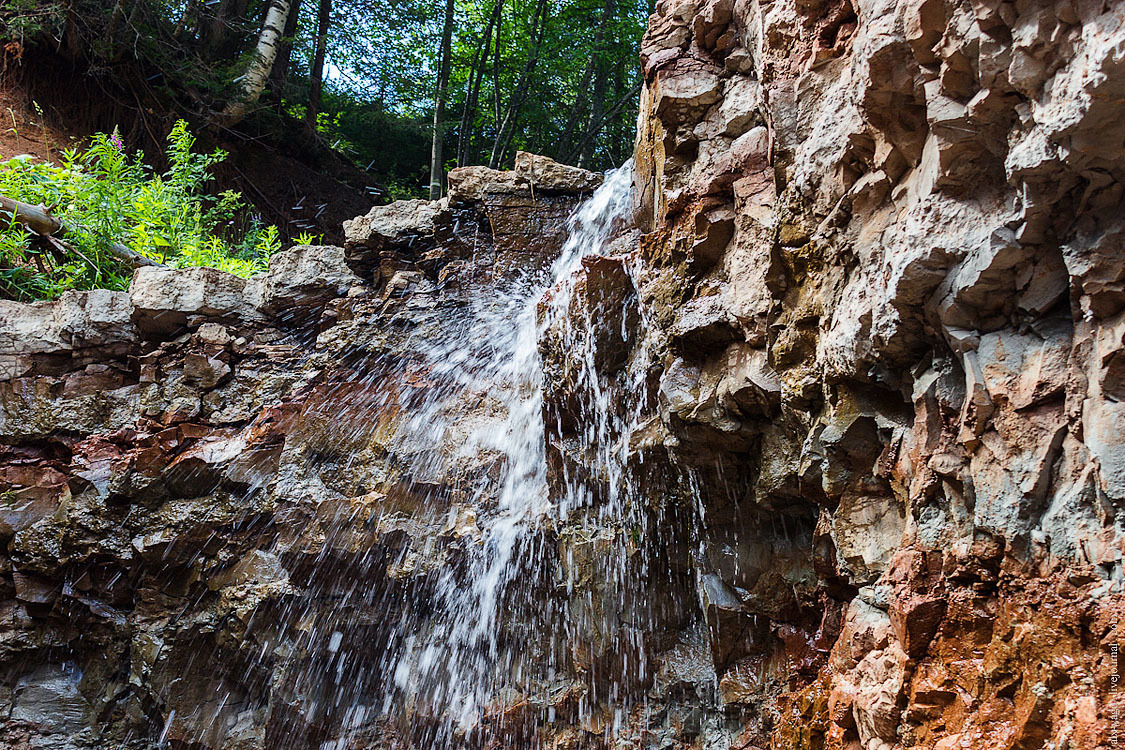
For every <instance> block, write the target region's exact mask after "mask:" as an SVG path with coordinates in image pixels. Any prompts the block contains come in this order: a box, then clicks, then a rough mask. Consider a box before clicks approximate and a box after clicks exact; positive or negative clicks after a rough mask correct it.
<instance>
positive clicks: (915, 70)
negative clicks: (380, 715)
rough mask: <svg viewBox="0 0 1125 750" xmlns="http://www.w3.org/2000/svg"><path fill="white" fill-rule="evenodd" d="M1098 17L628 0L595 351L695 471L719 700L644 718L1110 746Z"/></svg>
mask: <svg viewBox="0 0 1125 750" xmlns="http://www.w3.org/2000/svg"><path fill="white" fill-rule="evenodd" d="M1123 44H1125V8H1123V7H1122V6H1121V4H1119V3H1107V2H1073V3H1072V2H1065V3H1049V2H1015V3H1012V2H987V1H985V2H955V1H954V0H921V1H915V0H903V1H900V2H895V1H893V0H885V1H883V2H851V0H827V1H826V2H813V3H809V2H788V1H786V0H779V1H778V2H768V3H766V2H762V3H759V2H744V1H743V0H662V2H660V3H658V4H657V7H656V14H655V15H654V16H653V17H652V19H651V21H650V25H649V30H648V33H647V35H646V37H645V40H644V43H643V48H642V62H643V66H644V73H645V81H646V83H645V88H644V91H643V94H642V111H641V119H640V126H639V134H638V142H637V152H636V165H637V188H638V193H637V221H638V224H639V225H640V227H641V229H642V231H643V232H644V234H643V236H642V237H641V240H640V243H639V249H637V250H636V251H635V253H633V254H632V255H631V256H629V257H630V258H632V259H636V260H639V261H640V266H641V267H642V268H643V271H642V272H640V273H639V274H635V275H634V276H633V278H632V282H633V283H634V285H635V293H636V294H637V295H638V297H639V300H640V310H641V313H642V317H643V318H644V319H645V320H646V321H647V324H648V327H647V328H646V329H645V331H644V334H645V335H644V338H643V342H641V339H640V337H637V338H636V339H635V341H636V342H637V343H635V344H634V349H633V351H632V352H631V353H629V354H626V355H621V354H620V352H619V353H618V355H619V356H624V357H625V358H627V359H629V358H631V359H630V360H629V361H631V362H633V363H638V362H642V363H644V366H645V367H647V368H648V373H647V375H646V377H645V378H644V382H646V383H648V384H649V388H650V389H651V390H650V396H649V402H650V407H649V412H648V413H649V414H651V415H652V416H651V419H650V420H649V421H645V420H643V419H642V420H640V422H641V423H642V424H643V425H644V428H643V429H642V430H639V431H638V434H637V435H636V436H635V437H634V438H633V442H634V443H636V444H638V445H641V444H645V445H648V446H650V447H649V448H648V450H647V453H646V455H647V456H648V460H649V461H650V462H651V461H657V462H663V463H664V465H667V466H670V467H674V469H675V470H676V471H678V472H679V473H681V474H687V475H688V476H689V477H690V480H687V481H685V482H682V483H679V484H677V485H676V487H679V489H678V490H676V489H672V490H669V491H668V493H667V494H668V496H669V497H671V498H676V497H677V496H679V497H683V496H689V497H691V496H694V497H695V501H696V502H698V503H699V512H698V517H697V518H698V520H697V522H696V525H695V526H694V527H693V529H692V530H691V532H690V533H691V534H692V535H693V539H694V540H695V543H696V544H697V545H698V551H697V552H696V553H695V554H694V555H692V556H691V558H690V564H691V566H692V568H693V570H694V575H693V578H694V581H695V584H694V585H695V586H696V587H697V589H698V599H699V600H700V601H701V602H702V611H701V612H700V614H699V615H697V616H696V618H695V619H694V620H693V622H692V623H689V624H688V625H686V626H685V627H684V630H683V631H682V632H683V633H684V634H686V633H689V632H698V628H700V627H702V628H703V629H704V630H705V632H706V633H707V639H708V642H709V645H710V648H709V649H708V651H709V654H710V658H709V664H708V665H707V666H708V667H709V668H712V669H713V670H714V672H713V678H715V679H717V684H718V686H719V693H718V695H717V696H713V697H712V698H711V699H710V700H709V701H708V700H703V701H702V705H704V706H706V707H707V710H708V711H712V712H714V713H713V715H714V716H716V717H721V718H720V719H717V720H716V721H715V722H713V723H711V724H708V723H707V722H706V721H705V722H703V723H702V724H701V725H700V726H697V727H695V728H694V729H693V730H690V731H689V730H688V729H686V728H685V729H684V731H683V732H682V733H681V734H680V735H678V737H677V739H678V741H682V742H685V743H689V744H691V743H694V744H698V745H701V746H706V747H712V746H723V747H725V746H727V745H725V744H722V743H724V742H732V743H733V746H736V747H747V748H749V747H757V748H767V747H770V748H825V747H827V748H849V749H850V748H864V750H875V749H880V750H882V749H887V750H890V749H891V748H898V747H925V748H942V749H943V750H945V749H947V748H955V747H997V748H1001V747H1003V748H1030V747H1044V748H1046V747H1073V748H1095V747H1108V746H1110V745H1111V744H1112V741H1113V740H1112V737H1113V736H1114V735H1113V732H1114V731H1115V730H1113V729H1112V724H1113V721H1114V720H1113V717H1114V716H1115V715H1116V713H1117V712H1120V710H1121V708H1122V699H1121V697H1120V696H1121V694H1120V692H1118V691H1117V690H1116V689H1115V688H1114V687H1113V685H1114V684H1115V680H1116V678H1115V677H1114V675H1116V671H1115V670H1116V669H1117V666H1116V664H1117V662H1116V653H1117V647H1118V644H1119V642H1120V640H1121V629H1120V628H1121V626H1120V624H1119V623H1120V620H1121V616H1122V614H1123V612H1125V597H1123V594H1122V568H1121V557H1122V551H1123V538H1122V522H1123V517H1122V511H1123V508H1125V482H1123V481H1122V476H1125V473H1123V470H1122V460H1123V459H1125V451H1123V450H1122V449H1121V447H1120V446H1121V443H1122V441H1123V440H1125V421H1123V414H1125V412H1123V411H1122V410H1121V409H1119V408H1118V400H1119V398H1120V391H1119V390H1118V385H1119V384H1118V377H1117V369H1118V368H1117V364H1118V360H1119V359H1122V358H1123V357H1125V355H1123V354H1122V353H1121V349H1122V346H1123V345H1125V341H1123V339H1122V331H1123V330H1125V329H1123V326H1125V317H1123V315H1125V299H1123V298H1122V296H1121V295H1122V288H1123V287H1122V283H1123V282H1122V279H1123V277H1122V268H1123V267H1125V266H1123V261H1125V255H1122V249H1121V244H1120V231H1121V219H1120V217H1121V215H1122V212H1123V210H1125V205H1123V202H1122V189H1121V180H1122V178H1123V177H1125V157H1123V153H1125V152H1123V151H1122V150H1121V148H1120V144H1121V139H1122V133H1123V129H1122V126H1121V124H1120V121H1121V118H1122V116H1123V115H1125V106H1123V105H1122V99H1121V93H1122V91H1123V90H1125V67H1123V65H1125V62H1123V58H1122V53H1121V50H1122V45H1123ZM628 262H634V261H633V260H630V261H628ZM631 291H632V290H631ZM633 382H637V379H636V378H634V381H633ZM564 385H565V384H564ZM562 390H563V392H562V393H560V394H559V395H558V396H557V399H558V401H559V403H560V404H562V405H565V404H566V403H567V401H566V399H567V398H572V397H571V396H569V395H568V392H566V389H565V387H564V388H563V389H562ZM560 408H562V407H560ZM654 424H658V425H659V427H654ZM654 441H655V443H656V444H657V445H659V447H660V450H655V449H654V448H653V447H651V446H653V443H654ZM662 453H663V454H666V455H664V456H663V457H661V454H662ZM648 470H649V471H652V468H651V464H650V465H649V469H648ZM677 493H678V495H677ZM670 502H672V503H673V504H674V503H676V502H678V501H677V500H675V499H673V500H671V501H670ZM652 543H653V544H661V543H662V542H660V541H659V540H656V539H654V540H653V542H652ZM671 622H672V621H671V620H668V621H666V622H665V623H663V624H664V625H665V626H667V625H668V624H670V623H671ZM693 629H695V630H693ZM668 653H671V652H668ZM655 658H658V659H662V658H664V657H655ZM697 674H698V676H697V677H696V679H695V681H694V682H693V685H694V689H695V690H696V691H697V692H698V693H699V694H700V695H706V693H707V691H706V688H707V681H708V680H709V679H712V676H711V675H709V673H708V671H707V670H706V669H704V670H701V671H700V672H698V673H697ZM723 722H726V723H725V724H724V723H723ZM714 743H719V744H714Z"/></svg>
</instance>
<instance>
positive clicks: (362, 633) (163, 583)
mask: <svg viewBox="0 0 1125 750" xmlns="http://www.w3.org/2000/svg"><path fill="white" fill-rule="evenodd" d="M600 179H601V178H600V176H599V175H593V174H591V173H589V172H585V171H582V170H576V169H572V168H568V167H562V166H560V165H556V164H554V163H553V162H550V161H549V160H544V159H536V158H533V157H530V156H529V155H525V156H522V157H521V171H519V172H494V171H491V170H483V169H470V170H465V171H461V172H459V173H456V174H454V175H452V176H451V183H452V184H453V185H454V186H455V191H454V195H453V196H452V198H451V199H450V200H443V201H435V202H425V201H416V202H406V203H398V204H394V205H392V206H386V207H378V208H375V209H373V210H372V211H371V212H370V213H369V214H367V215H366V216H363V217H359V218H357V219H356V220H354V221H352V222H349V223H348V224H347V226H346V234H347V238H348V246H347V248H340V247H296V248H292V249H290V250H287V251H284V252H282V253H279V254H278V255H276V256H274V257H273V258H272V259H271V262H270V269H269V273H267V274H266V275H264V276H262V277H258V278H253V279H249V280H245V279H239V278H237V277H234V276H232V275H230V274H226V273H223V272H220V271H217V270H214V269H205V268H191V269H177V270H173V269H158V268H146V269H141V270H139V271H138V272H137V273H136V275H135V277H134V278H133V281H132V284H131V286H130V288H129V290H128V291H122V292H114V291H92V292H79V293H75V292H68V293H66V294H64V295H63V296H62V297H60V298H59V299H57V300H53V301H50V302H43V303H36V304H32V305H28V304H19V303H13V302H0V378H2V379H0V746H3V747H6V748H13V750H15V749H16V748H19V749H21V750H22V749H23V748H28V749H30V748H37V749H39V748H42V749H58V750H75V749H78V748H89V749H94V748H98V749H101V748H109V747H114V748H146V749H147V748H156V747H161V748H163V747H171V748H182V749H185V750H186V749H188V748H190V749H192V750H202V749H203V748H207V749H209V750H219V749H220V748H223V749H225V750H250V749H251V748H277V749H278V750H281V749H283V748H284V749H285V750H298V749H303V748H315V749H317V750H319V749H320V748H323V747H326V744H325V743H328V745H327V746H332V747H336V746H337V745H335V744H332V743H335V742H337V741H339V742H342V743H350V744H347V746H348V747H386V746H389V745H391V744H392V743H395V742H398V743H399V745H397V746H411V745H412V744H414V745H416V744H417V743H425V742H427V741H428V740H426V739H425V738H426V736H427V732H430V731H431V726H430V725H429V724H427V722H428V721H438V720H439V719H440V718H441V717H436V716H433V715H432V714H426V713H425V712H424V711H422V710H419V711H418V712H417V714H418V715H416V716H414V717H413V718H412V719H411V720H410V721H405V719H406V717H407V714H406V712H405V710H404V712H403V713H402V714H401V716H402V718H403V719H404V721H403V722H402V723H401V726H397V724H398V722H396V721H393V720H388V717H387V711H386V710H385V706H384V702H387V703H393V701H394V700H395V698H394V697H393V696H391V695H389V694H388V690H389V688H388V685H391V686H393V685H394V684H395V682H394V679H393V678H394V661H393V657H394V655H395V654H396V653H397V652H398V651H399V650H401V645H402V639H403V638H405V637H407V636H414V635H418V636H419V637H422V634H423V632H424V630H425V628H426V627H427V626H428V622H429V620H428V619H427V618H428V616H429V614H428V613H429V612H430V611H431V610H432V609H433V607H434V603H433V602H434V598H435V591H434V588H435V585H436V583H437V578H438V574H439V572H441V571H444V570H450V569H457V567H458V566H459V565H461V564H462V562H463V560H464V558H465V556H466V547H468V546H470V545H473V544H475V543H476V540H477V538H478V537H479V529H478V528H477V518H478V515H480V516H483V515H485V514H487V513H488V512H489V508H488V507H487V503H488V498H483V499H482V497H481V493H480V491H479V487H480V485H481V484H482V477H484V476H486V475H487V474H488V472H489V471H490V470H494V465H495V462H496V461H497V456H496V455H495V452H489V451H487V450H482V451H477V452H475V453H473V454H472V455H466V453H465V451H464V450H463V443H464V442H465V441H466V439H467V435H469V434H470V433H471V432H473V431H479V430H482V429H488V428H489V427H490V426H493V428H494V429H497V427H495V426H497V425H502V424H503V421H504V418H505V415H504V413H503V409H502V408H500V407H498V406H497V404H496V403H494V402H492V401H490V400H489V399H488V398H487V395H488V394H487V391H486V390H485V391H481V390H480V389H479V388H478V389H476V390H474V388H475V386H473V385H472V384H464V383H452V384H450V383H446V382H442V381H441V379H440V377H439V376H437V375H435V374H434V372H433V368H434V366H435V364H436V363H435V362H433V361H432V359H430V358H428V357H427V356H426V351H425V348H424V346H423V345H424V344H426V343H427V342H432V341H442V340H449V339H453V340H460V339H458V338H457V336H458V334H462V333H464V331H462V330H461V328H460V327H463V326H465V325H466V324H467V323H466V322H467V321H468V322H471V321H472V319H473V318H472V315H471V311H472V310H474V309H477V308H479V307H480V306H482V305H490V304H491V305H495V304H503V302H504V300H503V299H502V298H500V297H498V292H497V290H498V288H499V286H500V285H501V282H503V281H505V280H506V279H507V278H508V277H509V276H512V275H515V274H517V273H524V274H531V273H534V272H535V271H536V270H541V269H542V268H543V267H544V266H545V265H547V264H549V263H550V261H551V260H552V259H553V258H554V256H555V255H557V253H558V251H559V246H560V245H561V242H562V239H563V237H564V236H565V231H564V227H565V221H566V218H567V216H568V215H569V214H570V212H571V211H572V210H573V209H574V207H575V206H576V205H577V204H578V202H579V201H580V200H581V197H582V195H583V194H586V193H588V192H589V191H590V190H592V189H593V188H594V187H595V186H596V184H597V183H598V182H599V181H600ZM472 333H473V336H472V337H469V338H466V339H465V341H467V342H468V343H467V345H469V346H472V345H476V346H481V345H484V346H487V345H488V344H489V341H488V334H487V333H486V332H481V331H475V332H472ZM441 388H444V389H446V391H447V393H446V394H445V395H446V396H448V399H449V401H450V403H452V404H454V405H455V407H456V408H455V409H454V410H453V411H454V413H452V414H448V415H446V416H447V418H448V419H447V421H448V424H449V425H450V427H449V429H448V430H446V431H445V432H444V433H442V432H438V431H436V430H431V431H430V432H429V433H427V432H425V431H424V430H423V431H422V433H421V434H419V432H418V430H411V429H406V428H405V427H404V425H405V423H406V422H408V421H409V419H410V417H411V415H412V413H414V410H416V409H417V407H418V404H419V403H420V402H423V401H426V400H427V399H428V398H431V394H432V393H433V392H434V391H435V390H437V389H441ZM423 427H425V425H423ZM433 455H438V456H441V457H443V459H442V460H427V461H425V462H423V461H421V460H420V458H419V457H420V456H426V457H432V456H433ZM474 499H475V502H474ZM492 501H493V502H494V498H493V500H492ZM544 598H545V597H537V598H535V599H534V601H533V602H532V604H534V606H535V607H537V608H542V606H543V605H542V602H543V599H544ZM521 619H522V618H520V617H517V616H513V617H512V618H510V620H511V622H513V623H518V622H520V621H521ZM392 718H394V717H392ZM341 738H343V739H341ZM396 738H398V739H396ZM340 746H341V747H342V746H344V745H340Z"/></svg>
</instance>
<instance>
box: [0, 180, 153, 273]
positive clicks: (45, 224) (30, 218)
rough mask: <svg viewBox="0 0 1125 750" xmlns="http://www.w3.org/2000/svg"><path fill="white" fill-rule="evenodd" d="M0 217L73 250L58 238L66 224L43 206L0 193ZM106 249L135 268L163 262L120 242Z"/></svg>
mask: <svg viewBox="0 0 1125 750" xmlns="http://www.w3.org/2000/svg"><path fill="white" fill-rule="evenodd" d="M0 218H3V219H4V220H6V221H12V220H15V221H18V222H19V223H20V224H23V225H24V226H25V227H27V228H28V229H30V230H31V231H32V232H35V233H36V234H37V235H39V236H40V237H45V238H47V239H49V240H53V241H54V242H55V243H57V244H58V245H60V246H61V249H62V250H64V251H66V252H74V251H73V250H72V249H71V248H70V246H69V245H67V244H66V243H64V242H63V241H62V240H60V239H59V237H61V236H63V235H65V234H66V225H65V224H63V223H62V222H61V221H59V220H58V219H57V218H55V217H54V216H52V215H51V212H50V211H48V210H47V208H46V207H45V206H33V205H31V204H30V203H23V202H22V201H17V200H13V199H11V198H8V197H7V196H4V195H0ZM106 249H107V250H108V251H109V253H110V255H113V256H114V257H116V258H118V259H119V260H123V261H125V262H126V263H128V264H129V265H131V266H132V267H133V268H137V267H138V266H162V265H164V264H163V263H157V262H156V261H155V260H153V259H152V258H147V257H145V256H144V255H141V254H140V253H138V252H135V251H133V250H130V249H129V248H127V247H125V246H124V245H122V244H121V243H120V242H109V243H107V244H106Z"/></svg>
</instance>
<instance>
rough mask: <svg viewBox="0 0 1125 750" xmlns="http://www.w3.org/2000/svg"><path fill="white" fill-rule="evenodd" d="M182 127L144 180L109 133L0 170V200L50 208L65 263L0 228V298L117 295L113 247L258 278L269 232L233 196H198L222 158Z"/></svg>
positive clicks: (122, 278) (275, 244)
mask: <svg viewBox="0 0 1125 750" xmlns="http://www.w3.org/2000/svg"><path fill="white" fill-rule="evenodd" d="M194 145H195V138H194V136H192V134H191V133H190V132H189V131H188V129H187V124H186V123H184V122H182V121H181V122H177V123H176V125H175V126H174V127H173V128H172V131H171V132H170V133H169V135H168V145H167V157H168V162H169V164H170V166H169V168H168V170H167V171H166V172H164V173H163V174H153V173H152V170H151V169H150V168H149V167H148V166H147V165H146V164H145V163H144V161H143V159H142V155H141V154H132V155H130V154H128V153H126V152H125V151H124V150H123V148H122V147H121V139H120V137H119V136H118V135H117V133H116V131H115V132H114V133H111V134H109V135H106V134H104V133H99V134H96V135H94V136H93V137H92V138H91V142H90V146H89V147H88V148H87V149H86V150H85V151H81V152H79V151H74V150H71V151H67V152H65V153H64V154H63V157H62V160H61V161H62V164H61V166H60V165H54V164H50V163H45V162H39V161H36V160H34V159H32V158H30V157H17V158H15V159H11V160H9V161H7V162H2V163H0V194H2V195H6V196H8V197H10V198H13V199H15V200H19V201H23V202H25V203H31V204H43V205H45V206H49V207H52V209H53V210H52V213H53V214H54V215H55V216H57V217H58V218H59V219H61V220H62V221H63V223H64V224H65V225H66V227H67V230H68V232H67V236H66V242H67V243H68V245H69V246H70V247H71V248H72V249H73V257H58V256H57V253H53V252H50V251H44V249H43V247H42V246H43V243H42V242H40V241H38V240H36V238H34V237H33V236H32V235H30V234H29V233H28V232H27V230H25V229H24V228H23V226H21V225H19V224H18V223H12V224H11V225H9V226H4V227H0V295H3V296H5V297H9V298H14V299H25V300H26V299H44V298H51V297H55V296H58V295H59V294H61V293H62V292H64V291H66V290H67V289H91V288H96V287H106V288H110V289H123V288H125V287H127V286H128V283H129V279H130V277H131V275H132V273H131V270H130V269H129V268H126V267H123V266H122V265H121V263H120V261H118V260H117V259H116V258H114V257H113V256H112V255H111V254H110V253H108V252H107V250H106V248H107V245H108V244H109V243H111V242H120V243H122V244H124V245H126V246H127V247H129V248H130V249H132V250H134V251H136V252H138V253H140V254H142V255H145V256H147V257H149V258H152V259H154V260H157V261H159V262H162V263H169V264H172V265H178V266H212V267H215V268H221V269H223V270H226V271H229V272H231V273H235V274H238V275H241V276H249V275H251V274H254V273H257V272H259V271H264V270H265V268H266V265H267V263H268V259H269V256H270V255H271V254H272V253H274V252H276V251H277V250H278V249H279V248H280V246H281V241H280V238H279V234H278V231H277V227H274V226H266V225H264V224H263V223H262V222H261V220H260V219H258V218H257V217H254V216H253V215H250V214H248V212H247V211H246V206H245V205H244V204H243V203H242V199H241V196H240V195H239V194H238V193H236V192H233V191H226V192H224V193H221V194H220V195H218V196H212V195H209V194H208V193H207V191H206V189H205V185H206V183H207V181H208V180H209V179H210V174H211V169H212V168H213V167H214V166H215V165H216V164H218V163H220V162H221V161H222V160H223V159H224V158H225V156H226V155H225V154H224V153H223V152H221V151H214V152H212V153H210V154H200V153H197V152H195V151H194V150H193V147H194Z"/></svg>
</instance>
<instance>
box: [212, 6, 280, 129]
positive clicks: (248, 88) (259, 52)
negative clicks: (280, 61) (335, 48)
mask: <svg viewBox="0 0 1125 750" xmlns="http://www.w3.org/2000/svg"><path fill="white" fill-rule="evenodd" d="M289 9H290V3H289V0H273V1H272V2H271V3H270V5H269V10H267V11H266V20H265V23H264V24H263V25H262V33H261V34H260V35H259V36H258V44H257V47H256V48H255V49H254V56H253V59H251V60H250V66H249V68H248V69H247V70H246V72H245V73H244V74H243V75H242V81H241V86H240V90H239V91H238V93H236V94H235V95H234V98H233V99H231V101H230V102H229V103H228V104H227V107H226V109H224V110H223V114H222V119H223V122H224V124H225V125H227V126H228V127H229V126H231V125H234V124H236V123H238V122H239V121H241V120H242V119H243V118H244V117H246V115H248V114H250V110H252V109H253V108H254V105H255V104H257V103H258V99H259V98H260V97H261V96H262V91H264V90H265V88H266V82H267V81H268V80H269V75H270V70H271V69H272V68H273V61H274V60H275V59H277V47H278V43H279V42H280V40H281V35H282V32H284V31H285V23H286V21H288V20H289Z"/></svg>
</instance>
